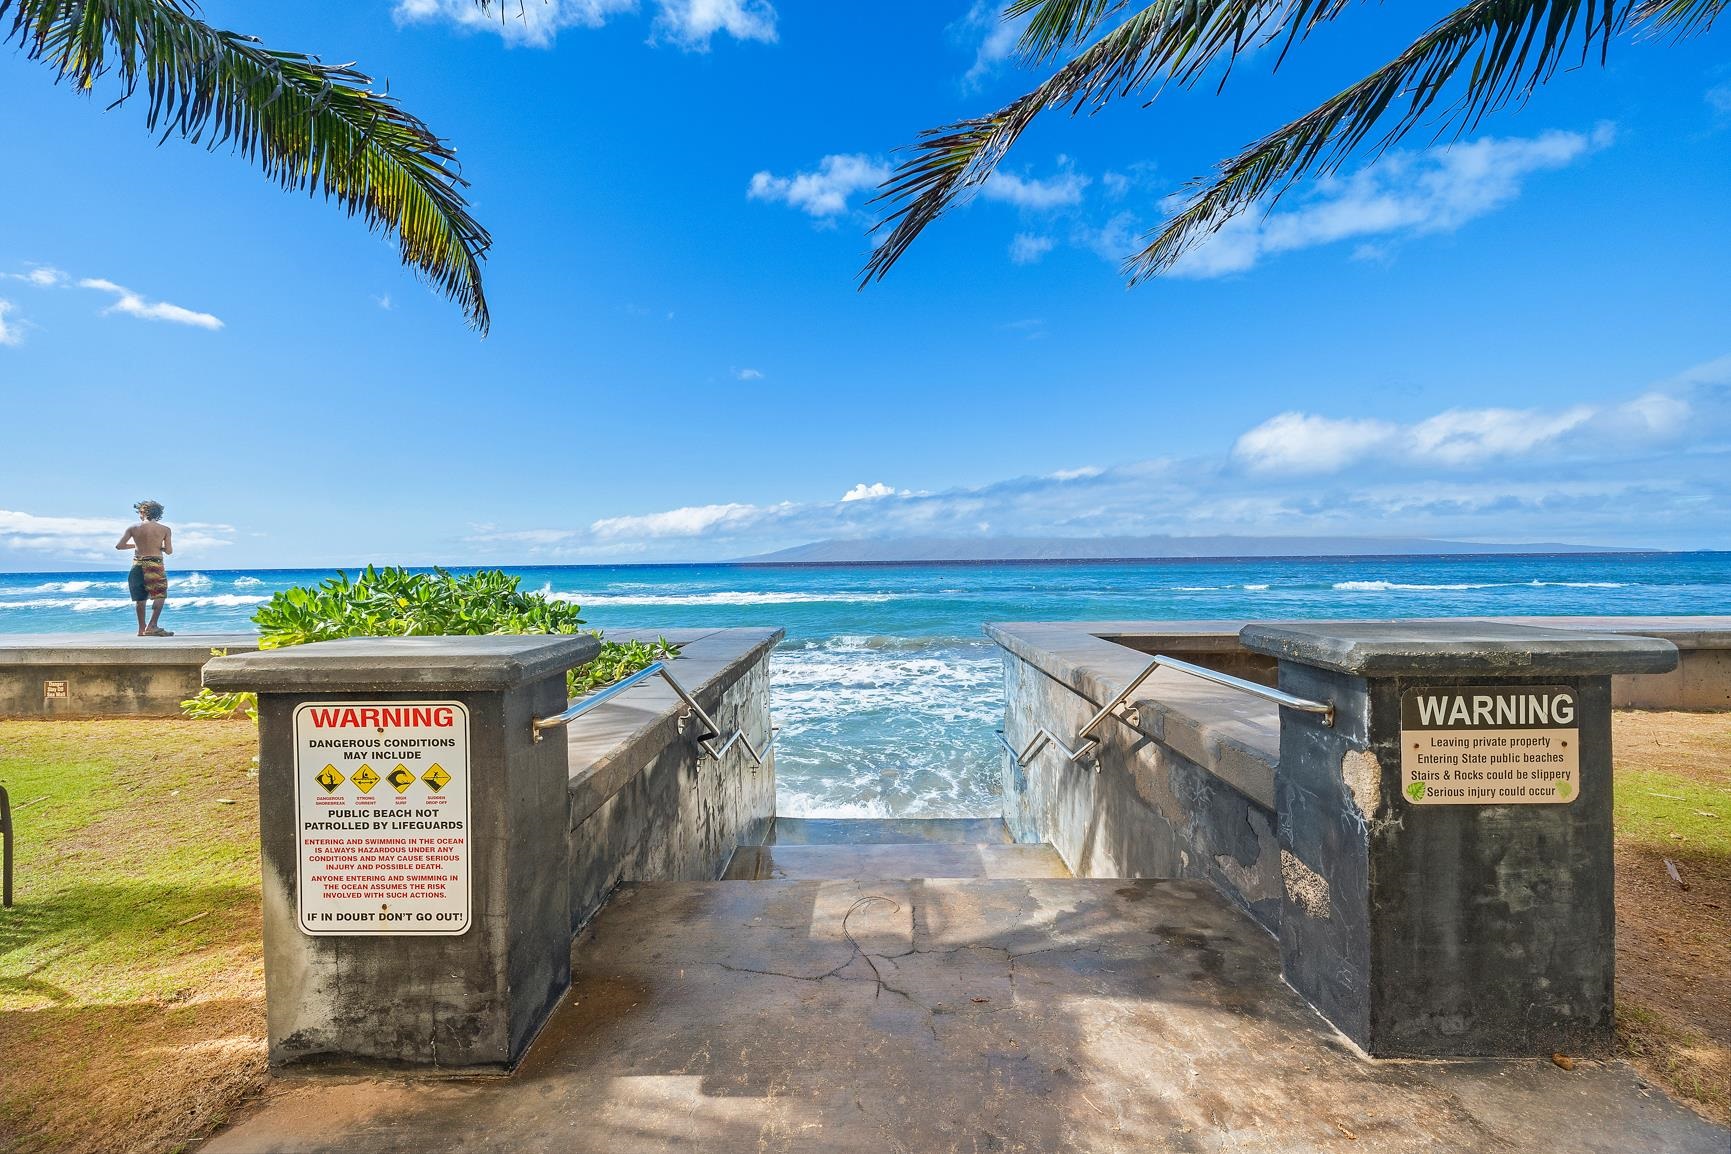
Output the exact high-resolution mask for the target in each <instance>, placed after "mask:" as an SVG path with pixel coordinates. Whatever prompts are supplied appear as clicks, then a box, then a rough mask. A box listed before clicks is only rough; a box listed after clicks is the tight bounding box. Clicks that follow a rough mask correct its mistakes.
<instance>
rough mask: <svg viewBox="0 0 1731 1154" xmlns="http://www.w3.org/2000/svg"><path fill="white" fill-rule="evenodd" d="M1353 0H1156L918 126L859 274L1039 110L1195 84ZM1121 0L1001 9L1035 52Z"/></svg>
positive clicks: (904, 238) (978, 174) (886, 193)
mask: <svg viewBox="0 0 1731 1154" xmlns="http://www.w3.org/2000/svg"><path fill="white" fill-rule="evenodd" d="M1349 3H1351V0H1156V2H1155V3H1151V4H1147V5H1146V6H1144V7H1143V8H1141V9H1140V10H1138V11H1136V12H1134V13H1131V14H1130V15H1129V16H1127V17H1126V18H1125V19H1124V20H1123V21H1122V22H1121V23H1119V24H1117V25H1116V26H1114V27H1113V28H1112V29H1111V30H1109V31H1108V32H1106V33H1105V34H1104V35H1102V36H1101V37H1100V38H1099V39H1097V40H1095V41H1094V43H1092V44H1091V45H1089V46H1088V47H1087V48H1085V49H1083V50H1082V51H1081V52H1080V53H1078V54H1077V55H1076V56H1075V57H1074V58H1073V59H1071V60H1070V61H1069V62H1068V63H1066V64H1065V65H1063V66H1062V67H1061V68H1059V69H1058V71H1057V72H1056V73H1054V74H1053V75H1052V77H1051V79H1049V80H1047V81H1046V82H1045V83H1044V84H1042V85H1040V86H1039V87H1038V88H1036V89H1034V90H1033V91H1032V92H1029V93H1028V94H1027V95H1025V96H1023V97H1021V98H1020V99H1018V100H1015V101H1013V102H1012V103H1010V104H1008V105H1006V106H1005V107H1003V108H1001V109H999V110H998V111H996V112H994V113H991V114H990V115H987V116H981V117H975V118H972V119H968V120H961V121H957V122H955V123H954V124H949V125H945V126H944V127H942V128H934V129H931V130H929V131H927V132H924V133H922V134H921V136H920V139H919V141H918V142H917V143H916V144H915V145H914V146H913V148H912V149H911V150H910V152H911V153H912V155H910V156H909V157H908V158H907V159H906V160H904V161H903V162H902V163H901V164H900V165H898V166H897V168H896V170H895V172H894V173H893V174H892V175H891V177H890V179H889V180H888V181H887V182H886V183H885V184H884V186H883V191H882V192H881V193H880V194H879V195H878V196H877V197H876V198H875V199H874V200H873V203H874V204H878V203H886V204H889V203H897V202H900V205H901V206H900V207H899V208H897V209H895V210H894V211H893V212H890V213H889V214H888V215H886V216H885V217H884V219H883V220H881V221H880V222H879V223H878V224H877V226H876V227H874V228H873V230H872V231H873V233H874V234H876V233H877V232H879V231H881V230H883V229H885V228H889V229H890V232H889V235H888V236H887V237H886V238H885V239H884V241H883V243H882V244H880V245H879V246H878V247H877V249H876V251H875V252H873V254H872V256H871V259H870V260H869V261H868V262H867V264H866V267H865V269H864V270H863V271H862V273H861V280H862V283H869V282H871V281H873V280H881V279H882V278H883V276H884V275H885V274H886V273H888V272H889V270H890V267H891V266H892V265H894V264H895V262H896V261H897V260H899V259H900V258H901V256H902V254H904V253H905V252H906V251H907V250H908V247H909V246H910V245H911V244H913V242H914V240H915V238H917V237H918V236H919V234H920V233H921V232H922V231H924V230H925V227H926V226H927V225H929V224H930V223H931V222H932V221H934V220H936V219H937V218H938V217H939V216H940V215H941V214H942V213H943V212H944V211H945V210H946V209H948V208H949V207H950V206H951V205H953V204H954V203H955V202H956V201H957V200H958V199H959V198H961V197H962V196H964V195H966V194H967V193H968V192H969V191H970V190H971V189H973V188H976V187H978V186H979V185H980V184H982V183H984V182H985V180H986V179H987V178H988V177H990V176H991V174H992V172H993V170H994V169H996V168H997V166H998V164H999V163H1000V162H1001V161H1002V160H1003V158H1004V155H1005V154H1006V153H1007V152H1008V151H1009V150H1010V148H1011V146H1012V145H1014V144H1015V143H1016V141H1017V139H1018V138H1020V137H1021V135H1022V133H1024V132H1025V131H1027V129H1028V126H1029V125H1030V124H1032V123H1033V122H1034V120H1035V118H1036V117H1038V116H1039V115H1040V114H1041V113H1042V112H1045V111H1047V110H1049V109H1053V108H1064V107H1068V108H1069V109H1070V110H1071V112H1072V113H1078V112H1081V111H1083V110H1084V109H1097V108H1100V107H1102V106H1104V105H1106V104H1108V103H1110V102H1111V101H1112V100H1114V99H1117V98H1120V97H1123V96H1126V95H1129V94H1130V93H1132V92H1137V91H1141V90H1143V89H1146V88H1147V87H1148V86H1150V85H1151V84H1154V83H1157V82H1162V83H1163V82H1166V81H1173V82H1176V83H1179V84H1185V85H1187V84H1192V83H1194V82H1195V81H1196V80H1197V79H1198V78H1200V77H1201V76H1202V75H1203V74H1204V73H1205V72H1206V71H1207V70H1208V68H1209V67H1210V66H1211V65H1212V64H1214V63H1215V62H1216V61H1219V60H1226V61H1230V60H1231V59H1232V58H1233V57H1234V56H1236V55H1237V54H1238V53H1239V52H1240V51H1242V50H1243V49H1244V48H1246V47H1248V46H1250V45H1252V44H1257V43H1263V42H1265V41H1266V40H1268V39H1270V38H1273V37H1277V36H1279V35H1280V33H1281V32H1283V31H1284V32H1287V33H1288V35H1289V36H1296V35H1299V34H1301V33H1303V32H1304V31H1308V30H1309V29H1311V28H1314V27H1315V26H1317V25H1319V24H1321V23H1324V22H1326V21H1328V20H1332V19H1333V18H1334V17H1335V16H1336V15H1337V14H1338V13H1339V12H1340V10H1341V9H1343V8H1344V7H1346V6H1347V5H1348V4H1349ZM1124 7H1125V5H1124V3H1123V2H1122V0H1017V2H1016V3H1014V4H1013V5H1012V6H1011V8H1010V9H1009V10H1008V11H1007V12H1006V17H1014V16H1017V15H1023V14H1027V13H1029V12H1032V13H1033V19H1032V20H1031V21H1030V23H1029V25H1028V29H1027V32H1026V34H1025V35H1024V37H1023V45H1022V50H1023V52H1024V53H1025V54H1027V55H1028V56H1030V57H1032V58H1035V59H1039V58H1043V57H1045V56H1049V55H1050V54H1052V53H1054V52H1058V51H1060V50H1062V49H1063V48H1064V47H1065V46H1066V45H1068V44H1070V43H1072V42H1074V41H1075V40H1077V39H1078V38H1080V37H1083V36H1086V35H1088V34H1090V33H1092V32H1093V31H1094V30H1095V29H1096V28H1098V27H1099V26H1100V25H1101V24H1102V23H1103V22H1105V21H1106V20H1108V19H1110V18H1111V17H1112V16H1114V15H1116V14H1117V13H1118V12H1120V11H1121V10H1122V9H1123V8H1124Z"/></svg>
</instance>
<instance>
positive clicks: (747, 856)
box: [722, 843, 1070, 881]
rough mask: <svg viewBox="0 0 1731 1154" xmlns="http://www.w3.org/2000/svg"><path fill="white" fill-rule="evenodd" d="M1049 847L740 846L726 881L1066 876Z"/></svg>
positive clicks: (731, 862) (940, 845)
mask: <svg viewBox="0 0 1731 1154" xmlns="http://www.w3.org/2000/svg"><path fill="white" fill-rule="evenodd" d="M1069 876H1070V871H1069V870H1068V869H1067V868H1065V866H1064V860H1063V859H1062V858H1060V857H1059V856H1058V853H1057V851H1056V850H1054V849H1053V848H1052V847H1051V846H1049V845H955V844H942V843H928V844H925V845H773V846H740V847H739V849H738V850H736V851H735V852H734V855H733V860H732V861H730V862H728V863H727V872H726V873H724V874H723V875H722V880H723V881H769V880H798V881H822V880H830V879H834V880H838V881H901V880H905V879H911V878H1067V877H1069Z"/></svg>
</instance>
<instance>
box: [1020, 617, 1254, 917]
mask: <svg viewBox="0 0 1731 1154" xmlns="http://www.w3.org/2000/svg"><path fill="white" fill-rule="evenodd" d="M1108 624H1109V623H1108ZM986 632H987V634H988V635H989V636H990V637H992V638H993V639H994V640H996V641H997V642H998V643H999V644H1001V645H1002V646H1004V650H1005V659H1004V678H1005V696H1006V703H1007V704H1006V709H1005V717H1006V725H1005V735H1006V737H1007V739H1008V740H1009V742H1010V744H1011V745H1012V746H1014V747H1015V748H1016V749H1017V750H1020V749H1023V748H1025V747H1026V745H1027V742H1028V740H1029V739H1030V738H1031V737H1032V736H1033V734H1034V732H1035V727H1037V726H1041V725H1044V726H1045V727H1047V728H1048V729H1050V730H1051V731H1052V732H1054V733H1057V734H1059V735H1061V736H1062V737H1063V738H1064V740H1065V741H1066V742H1071V741H1073V735H1074V734H1076V733H1078V732H1079V731H1080V729H1081V727H1082V726H1083V725H1084V724H1085V723H1086V722H1087V720H1088V719H1089V718H1090V717H1091V716H1093V714H1094V713H1095V712H1097V711H1098V709H1099V708H1100V706H1101V705H1103V704H1105V703H1106V702H1108V701H1110V700H1111V699H1112V698H1113V697H1115V696H1116V695H1117V694H1118V693H1119V691H1121V690H1122V689H1123V687H1124V686H1125V685H1127V684H1129V683H1130V682H1131V681H1132V680H1134V679H1135V677H1136V676H1137V675H1138V674H1140V673H1141V672H1142V670H1143V669H1144V668H1145V667H1146V666H1147V664H1148V657H1147V655H1145V654H1142V653H1137V652H1135V651H1133V650H1130V649H1127V648H1125V647H1124V646H1122V645H1116V644H1113V643H1111V642H1108V641H1105V640H1102V639H1101V638H1099V637H1096V636H1094V635H1092V634H1091V633H1085V632H1080V631H1078V630H1077V629H1075V628H1072V627H1069V626H1066V625H1039V624H1015V625H988V626H987V627H986ZM1131 704H1132V705H1133V706H1134V707H1135V716H1134V724H1131V721H1130V719H1129V718H1127V717H1125V716H1122V715H1120V716H1118V717H1114V718H1110V719H1108V720H1106V721H1105V722H1103V723H1102V724H1101V726H1100V728H1099V729H1098V730H1096V734H1097V735H1098V736H1099V737H1100V739H1101V747H1100V748H1101V754H1100V757H1099V759H1098V763H1097V764H1098V772H1094V769H1093V767H1091V766H1086V765H1080V764H1075V763H1071V762H1069V761H1066V760H1065V759H1064V757H1063V755H1062V754H1061V753H1059V752H1058V751H1057V750H1056V749H1055V748H1052V747H1050V746H1048V747H1047V748H1046V749H1044V750H1042V751H1041V752H1039V753H1038V754H1036V755H1035V757H1034V758H1033V760H1032V764H1030V765H1027V766H1020V767H1018V766H1016V765H1014V764H1012V763H1011V761H1010V759H1009V758H1008V757H1005V759H1004V764H1005V766H1006V769H1005V775H1004V819H1005V821H1006V822H1007V823H1008V824H1009V826H1010V829H1011V831H1012V832H1013V833H1014V834H1015V836H1016V839H1017V840H1018V841H1023V842H1050V843H1051V844H1052V845H1053V846H1054V847H1055V848H1056V849H1057V851H1058V853H1059V855H1060V856H1062V858H1063V859H1064V862H1065V864H1066V865H1067V866H1068V867H1069V868H1070V870H1071V871H1072V872H1073V873H1075V874H1076V876H1078V877H1096V878H1098V877H1167V878H1175V877H1190V878H1207V879H1208V880H1210V881H1212V882H1214V883H1215V885H1217V886H1219V887H1220V889H1221V891H1222V892H1223V893H1226V894H1228V895H1230V896H1231V897H1232V899H1233V900H1234V901H1236V902H1238V903H1239V904H1241V905H1242V906H1243V907H1244V908H1246V909H1248V910H1249V911H1251V913H1252V914H1253V916H1255V917H1256V918H1257V919H1258V920H1259V921H1261V922H1262V923H1263V924H1264V925H1266V926H1268V927H1269V928H1270V929H1273V927H1274V926H1275V925H1276V924H1277V923H1278V919H1279V911H1280V901H1281V880H1280V852H1279V846H1278V844H1277V841H1276V836H1275V834H1276V830H1275V826H1276V823H1275V818H1274V763H1275V760H1276V756H1277V750H1278V748H1279V716H1278V711H1277V710H1276V709H1275V707H1274V706H1272V705H1269V704H1267V703H1266V702H1262V701H1258V700H1256V699H1255V698H1251V697H1246V696H1244V695H1242V694H1236V693H1233V692H1231V691H1230V690H1225V689H1221V688H1219V687H1218V686H1214V685H1211V684H1209V683H1208V682H1205V681H1201V680H1199V679H1197V678H1193V677H1187V676H1185V675H1184V674H1181V673H1178V672H1175V671H1171V670H1160V671H1158V672H1156V673H1155V674H1154V675H1153V676H1152V677H1151V678H1149V679H1148V680H1147V681H1145V682H1143V684H1142V687H1141V688H1140V689H1139V690H1138V691H1137V693H1136V694H1135V696H1134V697H1133V698H1132V700H1131Z"/></svg>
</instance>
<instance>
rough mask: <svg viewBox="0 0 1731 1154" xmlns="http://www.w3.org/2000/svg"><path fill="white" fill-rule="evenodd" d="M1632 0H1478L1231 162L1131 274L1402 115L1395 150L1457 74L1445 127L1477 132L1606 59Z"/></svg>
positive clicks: (1380, 147)
mask: <svg viewBox="0 0 1731 1154" xmlns="http://www.w3.org/2000/svg"><path fill="white" fill-rule="evenodd" d="M1631 7H1632V5H1631V3H1630V0H1475V2H1474V3H1471V4H1468V5H1466V6H1465V7H1463V8H1461V9H1459V10H1457V11H1455V12H1453V13H1451V14H1450V15H1449V16H1448V17H1447V18H1445V19H1444V20H1443V21H1442V22H1441V23H1439V24H1436V25H1434V26H1433V27H1432V28H1431V29H1430V30H1429V31H1428V32H1426V33H1425V34H1424V35H1423V36H1421V37H1419V39H1418V40H1417V41H1415V42H1414V43H1413V44H1412V46H1411V47H1409V48H1408V49H1407V50H1406V51H1405V52H1402V53H1401V54H1400V55H1399V56H1397V57H1395V59H1394V60H1392V61H1390V62H1389V63H1388V64H1386V65H1384V66H1383V67H1382V68H1379V69H1377V70H1376V71H1375V72H1373V73H1371V74H1370V75H1369V76H1367V77H1366V78H1365V79H1363V80H1361V81H1359V82H1358V83H1357V84H1354V85H1353V86H1352V87H1350V88H1348V89H1347V90H1346V91H1344V92H1342V93H1340V94H1339V95H1338V96H1335V97H1334V98H1332V99H1330V100H1328V101H1327V102H1325V103H1324V104H1322V105H1321V106H1320V107H1318V108H1316V109H1315V110H1313V111H1311V112H1309V113H1306V114H1305V115H1304V116H1301V117H1299V118H1298V119H1297V120H1294V121H1292V122H1291V123H1289V124H1286V125H1284V126H1283V127H1281V128H1278V129H1276V130H1275V131H1274V132H1272V133H1269V134H1268V135H1267V136H1265V137H1263V138H1262V139H1261V140H1259V141H1257V142H1256V143H1255V144H1253V145H1251V146H1250V147H1249V148H1247V149H1245V150H1244V151H1243V152H1240V153H1239V154H1238V155H1237V156H1235V157H1233V158H1232V159H1231V160H1229V161H1227V162H1226V164H1225V165H1224V166H1222V168H1221V170H1220V172H1219V174H1218V176H1217V177H1216V178H1215V179H1214V180H1213V181H1211V182H1209V183H1208V184H1206V185H1205V186H1203V187H1202V188H1201V189H1200V190H1199V191H1198V192H1196V194H1195V195H1193V196H1192V197H1191V199H1190V201H1189V203H1188V204H1187V205H1186V206H1185V207H1184V209H1183V211H1181V212H1179V213H1178V214H1177V215H1176V216H1174V217H1172V218H1171V219H1170V220H1168V221H1167V222H1166V223H1165V224H1164V225H1163V226H1162V227H1161V228H1160V229H1159V230H1158V232H1156V233H1155V234H1154V237H1153V240H1152V241H1151V243H1150V244H1149V245H1148V246H1147V247H1146V248H1144V249H1143V250H1142V251H1141V252H1139V253H1137V254H1136V255H1135V256H1133V257H1131V258H1130V259H1129V260H1128V261H1126V262H1125V266H1124V268H1125V272H1126V273H1127V274H1128V275H1129V277H1130V280H1131V283H1135V282H1137V281H1139V280H1143V279H1145V278H1147V277H1150V276H1154V275H1156V274H1158V273H1160V272H1162V271H1164V270H1166V269H1168V268H1171V267H1172V265H1173V264H1174V263H1176V262H1177V261H1178V260H1179V259H1180V258H1181V257H1182V256H1183V255H1184V253H1185V252H1187V251H1189V250H1190V249H1191V248H1192V247H1193V246H1194V245H1195V244H1197V243H1198V242H1199V241H1201V240H1202V239H1204V238H1205V237H1207V236H1208V235H1210V234H1211V233H1213V232H1215V231H1216V230H1217V229H1219V228H1220V226H1221V225H1223V224H1225V223H1226V222H1227V221H1228V220H1230V219H1231V218H1232V217H1234V216H1236V215H1238V214H1239V213H1240V212H1242V211H1244V210H1245V209H1246V208H1248V207H1250V206H1251V205H1253V204H1257V203H1264V204H1272V203H1273V202H1274V201H1275V200H1277V199H1278V198H1279V196H1280V194H1281V193H1282V192H1284V191H1285V190H1286V189H1287V188H1289V187H1291V185H1292V183H1293V182H1294V181H1296V180H1297V179H1299V178H1300V177H1302V176H1313V175H1326V174H1327V173H1330V172H1333V171H1334V170H1335V169H1336V168H1338V167H1339V166H1340V164H1341V162H1342V161H1343V160H1345V159H1346V157H1347V156H1348V155H1349V154H1351V153H1352V152H1353V150H1354V149H1356V148H1357V147H1358V146H1359V145H1360V144H1362V143H1363V142H1364V140H1365V138H1366V137H1367V136H1369V135H1370V133H1371V132H1372V131H1373V130H1375V129H1376V128H1377V126H1378V125H1379V124H1381V123H1382V122H1383V120H1384V117H1385V116H1391V117H1392V124H1391V126H1390V127H1388V128H1387V129H1386V130H1385V131H1383V132H1382V134H1381V135H1380V137H1379V139H1378V140H1377V141H1376V144H1375V147H1374V149H1373V154H1374V153H1380V152H1382V151H1384V150H1386V149H1388V148H1389V147H1391V146H1392V145H1393V144H1394V143H1395V142H1396V141H1398V140H1400V139H1401V138H1402V137H1404V136H1405V135H1406V134H1407V133H1408V132H1410V131H1412V130H1413V129H1414V128H1415V127H1417V126H1418V125H1419V124H1420V122H1421V121H1423V120H1425V118H1426V117H1427V116H1429V115H1430V114H1431V113H1433V112H1436V111H1439V109H1438V105H1437V101H1438V100H1439V99H1440V98H1441V97H1443V96H1444V95H1445V93H1446V92H1448V90H1449V86H1450V84H1451V82H1453V81H1454V80H1456V79H1457V78H1461V79H1463V80H1464V87H1463V88H1462V89H1461V92H1460V95H1459V97H1458V98H1456V99H1455V100H1454V102H1453V103H1452V105H1450V106H1448V107H1445V108H1442V109H1440V116H1439V117H1438V118H1437V121H1436V122H1435V123H1436V131H1437V133H1438V134H1439V135H1448V134H1450V133H1451V132H1461V131H1466V130H1468V129H1471V128H1473V127H1474V126H1476V125H1477V124H1478V123H1479V121H1480V120H1482V119H1483V118H1484V117H1485V116H1486V115H1487V114H1489V113H1491V112H1494V111H1495V110H1497V109H1498V108H1501V107H1503V106H1504V105H1506V104H1507V103H1509V102H1510V101H1511V100H1517V99H1518V100H1524V99H1526V98H1527V97H1528V96H1530V95H1531V94H1532V92H1533V90H1534V89H1536V88H1537V87H1538V86H1539V85H1541V84H1543V83H1545V82H1546V81H1547V80H1549V79H1550V78H1551V76H1552V75H1553V74H1554V73H1555V72H1556V70H1557V67H1558V66H1559V65H1560V64H1562V63H1563V62H1564V61H1565V60H1569V59H1574V58H1575V56H1576V54H1577V52H1578V53H1579V54H1580V57H1581V58H1582V59H1585V58H1586V57H1588V56H1589V55H1590V54H1591V53H1592V51H1593V50H1594V48H1595V46H1596V47H1597V48H1598V51H1599V53H1600V59H1601V60H1603V58H1604V54H1605V53H1606V52H1608V51H1609V49H1610V42H1611V39H1612V38H1613V37H1614V36H1615V35H1616V34H1617V33H1618V32H1619V31H1620V30H1621V29H1622V28H1623V27H1624V25H1625V23H1626V21H1627V19H1628V16H1629V11H1630V8H1631ZM1469 66H1470V67H1469Z"/></svg>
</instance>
